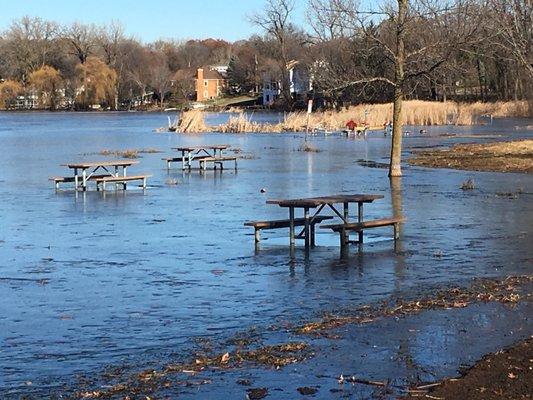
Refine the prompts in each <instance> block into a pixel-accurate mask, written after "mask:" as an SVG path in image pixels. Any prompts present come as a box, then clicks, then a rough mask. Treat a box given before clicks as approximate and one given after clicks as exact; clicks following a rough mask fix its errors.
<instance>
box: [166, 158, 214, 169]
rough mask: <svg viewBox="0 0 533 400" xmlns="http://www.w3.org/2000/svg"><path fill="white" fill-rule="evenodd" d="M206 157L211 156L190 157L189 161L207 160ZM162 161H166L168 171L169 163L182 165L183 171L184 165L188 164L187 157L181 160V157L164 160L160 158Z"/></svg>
mask: <svg viewBox="0 0 533 400" xmlns="http://www.w3.org/2000/svg"><path fill="white" fill-rule="evenodd" d="M208 157H211V156H208V155H196V156H193V157H191V158H190V160H191V161H194V160H198V159H200V158H208ZM162 160H163V161H166V163H167V169H170V163H173V162H180V163H182V168H183V169H184V168H185V166H186V164H185V163H188V162H189V157H185V159H183V157H181V156H179V157H165V158H162Z"/></svg>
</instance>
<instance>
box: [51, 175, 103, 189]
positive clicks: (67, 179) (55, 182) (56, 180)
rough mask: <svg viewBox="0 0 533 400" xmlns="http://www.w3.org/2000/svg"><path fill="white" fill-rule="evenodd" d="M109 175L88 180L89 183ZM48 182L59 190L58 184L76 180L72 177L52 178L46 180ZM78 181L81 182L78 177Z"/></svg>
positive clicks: (96, 176) (93, 176)
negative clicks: (51, 182)
mask: <svg viewBox="0 0 533 400" xmlns="http://www.w3.org/2000/svg"><path fill="white" fill-rule="evenodd" d="M106 176H109V175H92V176H91V177H89V178H88V180H90V181H94V180H97V179H101V178H104V177H106ZM48 180H49V181H54V185H55V188H56V190H59V184H60V183H72V182H75V181H76V178H75V177H73V176H54V177H52V178H48ZM78 180H79V181H81V177H78Z"/></svg>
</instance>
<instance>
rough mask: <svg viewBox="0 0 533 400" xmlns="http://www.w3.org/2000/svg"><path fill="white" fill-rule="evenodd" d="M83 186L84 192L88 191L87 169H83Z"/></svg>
mask: <svg viewBox="0 0 533 400" xmlns="http://www.w3.org/2000/svg"><path fill="white" fill-rule="evenodd" d="M81 184H82V186H83V191H86V190H87V170H86V169H85V168H83V169H82V172H81Z"/></svg>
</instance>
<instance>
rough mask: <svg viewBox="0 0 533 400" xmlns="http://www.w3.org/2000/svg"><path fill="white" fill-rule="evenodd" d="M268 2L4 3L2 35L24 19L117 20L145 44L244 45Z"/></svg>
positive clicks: (299, 18) (299, 17)
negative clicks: (253, 17) (210, 41)
mask: <svg viewBox="0 0 533 400" xmlns="http://www.w3.org/2000/svg"><path fill="white" fill-rule="evenodd" d="M305 3H306V2H305V0H297V4H298V6H297V10H296V13H295V14H296V21H295V22H297V23H302V22H303V21H304V16H303V15H304V4H305ZM263 6H264V0H0V31H4V30H5V29H7V28H8V27H9V25H10V24H11V22H12V20H13V19H17V18H20V17H23V16H25V15H28V16H31V17H41V18H43V19H47V20H53V21H56V22H59V23H62V24H63V23H71V22H74V21H80V22H84V23H96V24H102V23H106V22H110V21H111V20H118V21H120V22H121V23H122V25H123V26H124V28H125V30H126V33H128V34H130V35H134V36H135V37H136V38H137V39H139V40H142V41H144V42H151V41H154V40H157V39H160V38H173V39H192V38H199V39H204V38H209V37H213V38H220V39H226V40H229V41H235V40H239V39H245V38H247V37H248V36H250V35H251V34H252V33H254V32H258V30H257V28H255V27H253V26H252V25H251V24H250V23H249V22H248V20H247V16H248V15H250V14H252V13H254V12H255V11H260V10H261V9H262V8H263Z"/></svg>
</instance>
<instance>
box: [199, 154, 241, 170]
mask: <svg viewBox="0 0 533 400" xmlns="http://www.w3.org/2000/svg"><path fill="white" fill-rule="evenodd" d="M198 161H199V163H200V169H203V170H204V171H205V170H206V169H207V163H213V167H214V169H217V165H218V166H219V167H220V169H221V170H222V169H224V161H234V162H235V170H237V157H202V158H199V159H198Z"/></svg>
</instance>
